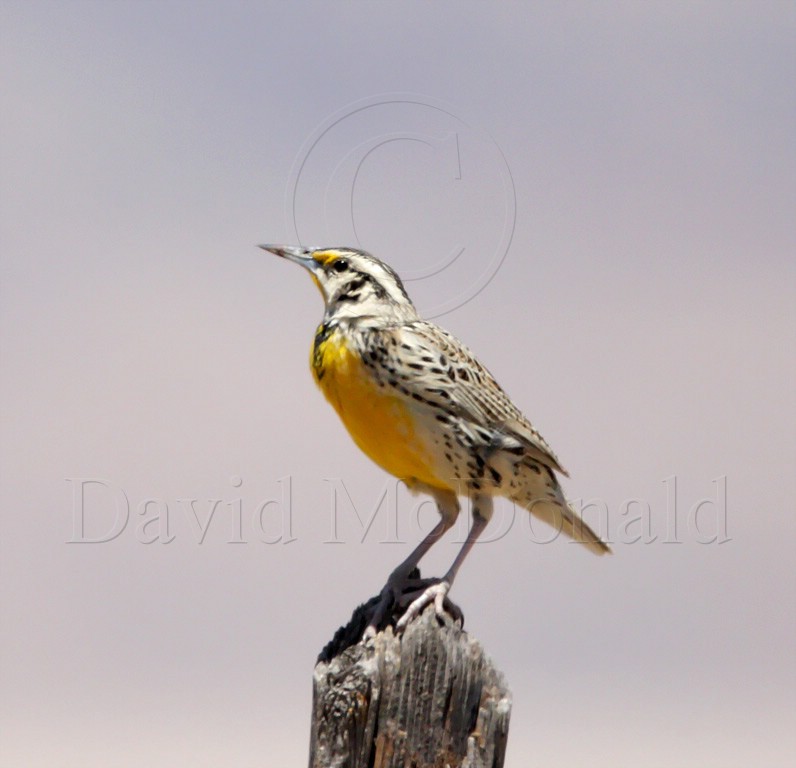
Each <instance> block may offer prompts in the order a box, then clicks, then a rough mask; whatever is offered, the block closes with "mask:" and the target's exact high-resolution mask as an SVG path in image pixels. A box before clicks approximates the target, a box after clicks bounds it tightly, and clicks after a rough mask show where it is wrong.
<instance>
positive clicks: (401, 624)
mask: <svg viewBox="0 0 796 768" xmlns="http://www.w3.org/2000/svg"><path fill="white" fill-rule="evenodd" d="M429 582H430V583H429ZM424 584H428V586H425V587H420V589H415V590H413V591H410V592H404V593H403V595H402V596H401V601H400V603H401V605H407V604H408V606H409V607H408V608H407V609H406V611H405V612H404V614H403V616H401V618H400V619H399V620H398V623H397V624H396V625H395V631H396V632H403V631H404V630H405V629H406V628H407V627H408V626H409V622H411V621H412V620H413V619H415V618H417V617H418V616H419V615H420V614H421V613H422V612H423V611H424V610H425V608H426V606H428V605H431V603H434V610H435V611H436V613H437V617H438V618H439V619H444V617H445V615H446V614H447V615H448V616H450V617H451V618H452V619H453V620H454V621H460V622H462V623H464V614H463V613H462V610H461V608H459V606H458V605H456V603H454V602H452V601H451V600H449V599H448V592H449V591H450V588H451V585H450V582H449V581H446V580H445V579H427V580H426V581H425V582H424ZM418 593H419V594H418Z"/></svg>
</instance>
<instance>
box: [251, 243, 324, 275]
mask: <svg viewBox="0 0 796 768" xmlns="http://www.w3.org/2000/svg"><path fill="white" fill-rule="evenodd" d="M258 247H259V248H262V249H263V250H264V251H268V252H269V253H275V254H276V255H277V256H281V257H282V258H283V259H287V260H288V261H292V262H294V263H295V264H300V265H301V266H302V267H304V268H305V269H309V270H310V271H313V270H314V268H315V267H317V266H318V262H316V261H315V259H313V258H312V252H313V250H315V249H314V248H304V247H303V246H301V245H260V246H258Z"/></svg>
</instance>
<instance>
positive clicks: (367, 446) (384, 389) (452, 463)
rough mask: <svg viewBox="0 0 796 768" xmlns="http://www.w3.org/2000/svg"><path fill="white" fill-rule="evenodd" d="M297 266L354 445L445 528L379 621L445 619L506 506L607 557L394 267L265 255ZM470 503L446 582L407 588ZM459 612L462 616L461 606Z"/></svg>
mask: <svg viewBox="0 0 796 768" xmlns="http://www.w3.org/2000/svg"><path fill="white" fill-rule="evenodd" d="M260 247H261V248H263V249H264V250H266V251H270V252H271V253H274V254H276V255H277V256H282V257H283V258H285V259H288V260H289V261H293V262H295V263H296V264H300V265H301V266H302V267H304V268H306V269H307V270H308V271H309V273H310V275H311V276H312V278H313V280H314V281H315V284H316V285H317V286H318V288H319V289H320V291H321V294H322V296H323V299H324V302H325V305H326V311H325V313H324V317H323V322H322V323H321V324H320V325H319V326H318V329H317V330H316V332H315V341H314V343H313V346H312V354H311V359H310V361H311V366H312V372H313V375H314V377H315V381H316V382H317V384H318V386H319V387H320V388H321V390H322V391H323V394H324V395H325V396H326V398H327V400H329V402H330V403H331V404H332V405H333V406H334V408H335V410H336V411H337V413H338V415H339V416H340V418H341V419H342V421H343V424H344V425H345V426H346V428H347V429H348V431H349V433H350V434H351V437H352V438H353V439H354V442H355V443H356V444H357V445H358V446H359V447H360V448H361V449H362V450H363V451H364V452H365V453H366V454H367V455H368V456H369V457H370V458H371V459H373V461H375V462H376V463H377V464H378V465H379V466H381V467H382V468H384V469H385V470H387V472H390V473H391V474H393V475H395V476H396V477H398V478H399V479H401V480H402V481H404V482H405V483H406V485H407V486H408V487H409V488H410V489H411V490H412V491H415V492H424V493H428V494H430V495H431V496H432V497H433V498H434V499H435V501H436V503H437V507H438V510H439V514H440V518H441V519H440V521H439V523H438V524H437V525H436V526H435V527H434V528H433V530H432V531H431V532H430V533H429V534H428V535H427V536H426V537H425V538H424V539H423V540H422V541H421V542H420V544H419V545H418V546H417V548H416V549H415V550H414V551H413V552H412V553H411V554H410V555H409V557H408V558H406V560H405V561H404V562H403V563H401V564H400V565H399V566H398V567H397V568H396V569H395V570H394V571H393V572H392V574H391V575H390V577H389V578H388V580H387V583H386V585H385V587H384V589H383V590H382V593H381V599H380V602H379V604H378V605H377V607H376V608H375V609H374V612H373V615H372V617H371V619H370V624H369V626H368V630H367V634H372V633H373V632H375V631H376V630H377V629H378V628H379V626H380V624H381V623H382V622H383V620H384V619H385V617H386V616H387V614H388V612H391V610H392V609H393V607H394V606H395V605H396V604H398V605H400V606H401V607H406V612H405V613H404V614H403V616H402V617H401V618H400V620H399V622H398V624H397V629H398V630H401V629H403V628H404V627H406V625H407V624H408V623H409V621H411V620H412V618H414V617H415V616H417V615H418V614H419V613H420V612H421V611H422V610H423V609H424V608H425V606H426V605H429V604H430V603H432V602H433V603H434V604H435V606H436V610H437V612H438V613H441V612H442V611H443V610H444V608H445V607H446V606H449V607H452V606H451V604H449V603H448V601H447V593H448V591H449V590H450V587H451V585H452V584H453V580H454V578H455V577H456V573H457V572H458V570H459V568H460V566H461V564H462V562H463V561H464V559H465V557H467V554H468V553H469V551H470V550H471V548H472V546H473V545H474V544H475V542H476V540H477V539H478V537H479V535H480V534H481V533H482V531H483V530H484V528H485V527H486V525H487V523H488V522H489V519H490V517H491V515H492V504H493V497H494V496H505V497H507V498H509V499H510V500H511V501H513V502H514V503H516V504H519V505H521V506H522V507H524V508H525V509H527V510H528V511H529V512H531V513H532V514H534V515H536V516H538V517H539V518H540V519H542V520H544V521H545V522H547V523H549V524H551V525H552V526H554V527H555V528H556V529H557V530H559V531H562V532H563V533H565V534H566V535H568V536H570V537H571V538H573V539H575V540H576V541H579V542H581V543H582V544H584V545H585V546H586V547H587V548H588V549H590V550H591V551H592V552H595V553H596V554H598V555H602V554H605V553H606V552H610V548H609V547H608V545H607V544H606V543H604V542H603V541H602V540H601V539H600V537H599V536H598V535H597V534H596V533H595V532H594V531H593V530H592V529H591V528H589V526H588V525H586V523H585V522H584V521H583V520H582V519H581V518H580V516H579V515H578V513H577V512H576V511H575V510H574V509H572V507H570V506H569V504H568V503H567V501H566V500H565V498H564V495H563V492H562V490H561V486H560V485H559V483H558V480H557V478H556V473H559V474H563V475H566V474H567V472H566V471H565V470H564V469H563V467H562V466H561V464H560V462H559V461H558V458H557V457H556V455H555V454H554V453H553V451H552V450H551V449H550V446H549V445H548V444H547V443H546V442H545V440H544V439H543V438H542V436H541V435H540V434H539V432H538V431H537V430H536V429H535V428H534V427H533V425H532V424H531V423H530V422H529V421H528V420H527V419H526V418H525V417H524V416H523V415H522V413H521V412H520V411H519V409H518V408H517V407H516V406H515V405H514V403H512V402H511V400H510V399H509V397H508V395H506V393H505V392H504V391H503V390H502V389H501V388H500V386H499V385H498V383H497V382H496V381H495V379H494V378H493V377H492V375H491V374H490V373H489V371H487V369H486V368H485V367H484V366H483V365H481V363H479V362H478V360H476V358H475V357H474V356H473V354H472V353H471V352H470V350H468V349H467V347H465V346H464V345H463V344H462V343H461V342H460V341H458V339H456V338H454V337H453V336H451V335H450V334H449V333H447V332H446V331H444V330H443V329H442V328H440V327H439V326H437V325H435V324H434V323H430V322H428V321H427V320H422V319H421V318H420V316H419V315H418V313H417V310H416V309H415V307H414V305H413V304H412V301H411V300H410V298H409V296H408V295H407V293H406V290H405V289H404V286H403V283H402V282H401V279H400V278H399V277H398V275H397V274H396V273H395V271H394V270H393V269H391V268H390V267H389V266H388V265H387V264H385V263H384V262H382V261H379V259H377V258H375V257H374V256H371V255H370V254H369V253H366V252H364V251H361V250H356V249H353V248H304V247H297V246H285V245H262V246H260ZM464 494H467V495H469V496H470V498H471V499H472V514H473V522H472V526H471V528H470V531H469V533H468V536H467V539H466V541H465V542H464V544H463V546H462V548H461V550H460V551H459V553H458V555H457V556H456V558H455V559H454V561H453V564H452V565H451V567H450V569H449V570H448V572H447V573H446V574H445V575H444V576H443V577H442V578H441V579H432V580H430V583H429V581H425V582H422V583H421V584H417V583H414V582H412V580H411V579H410V573H411V572H412V571H413V569H414V568H415V566H416V565H417V563H418V562H419V560H420V559H421V558H422V557H423V555H425V554H426V552H428V550H429V549H430V548H431V546H432V545H433V544H434V543H435V542H436V541H437V540H438V539H439V538H440V537H441V536H442V535H443V534H444V533H445V532H446V531H447V530H448V529H449V528H450V527H451V526H452V525H453V524H454V522H455V520H456V518H457V516H458V514H459V500H458V496H459V495H464ZM452 609H453V610H454V611H455V610H457V609H455V607H452Z"/></svg>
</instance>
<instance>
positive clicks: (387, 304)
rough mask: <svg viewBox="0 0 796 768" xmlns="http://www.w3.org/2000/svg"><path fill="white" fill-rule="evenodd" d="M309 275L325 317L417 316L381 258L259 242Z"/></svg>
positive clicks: (391, 320)
mask: <svg viewBox="0 0 796 768" xmlns="http://www.w3.org/2000/svg"><path fill="white" fill-rule="evenodd" d="M260 248H262V249H263V250H266V251H269V252H270V253H275V254H276V255H277V256H281V257H282V258H284V259H287V260H288V261H293V262H295V263H296V264H300V265H301V266H302V267H304V268H305V269H306V270H308V271H309V273H310V275H312V278H313V280H314V281H315V284H316V285H317V286H318V288H319V289H320V291H321V295H322V296H323V300H324V303H325V304H326V319H327V320H329V319H338V320H339V319H343V318H350V319H357V320H370V321H376V322H377V323H379V324H380V323H395V322H406V321H408V320H413V319H416V318H417V311H416V310H415V307H414V305H413V304H412V301H411V300H410V298H409V296H408V295H407V293H406V289H405V288H404V286H403V283H402V282H401V278H400V277H398V275H397V274H396V273H395V271H394V270H393V269H392V267H389V266H388V265H387V264H385V263H384V262H383V261H379V259H377V258H376V257H375V256H371V255H370V254H369V253H367V252H365V251H360V250H357V249H355V248H305V247H303V246H295V245H261V246H260Z"/></svg>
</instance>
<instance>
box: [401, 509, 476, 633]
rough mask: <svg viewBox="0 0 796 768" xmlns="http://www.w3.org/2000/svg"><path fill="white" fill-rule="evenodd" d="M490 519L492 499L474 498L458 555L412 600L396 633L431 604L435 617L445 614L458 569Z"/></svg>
mask: <svg viewBox="0 0 796 768" xmlns="http://www.w3.org/2000/svg"><path fill="white" fill-rule="evenodd" d="M491 517H492V497H491V496H478V497H476V498H475V499H474V500H473V524H472V525H471V526H470V531H469V533H468V534H467V539H466V540H465V542H464V544H463V545H462V548H461V549H460V550H459V554H458V555H456V559H455V560H454V561H453V564H452V565H451V567H450V568H449V569H448V572H447V573H446V574H445V575H444V576H443V577H442V578H441V579H439V580H438V581H436V582H435V583H434V584H432V585H431V586H429V587H426V588H425V589H424V590H422V591H421V593H420V595H419V596H418V597H416V598H415V599H414V600H412V602H411V603H410V604H409V607H408V608H407V609H406V612H405V613H404V615H403V616H401V618H400V620H399V621H398V623H397V624H396V625H395V629H396V631H397V632H400V631H402V630H404V629H406V627H407V626H408V624H409V622H410V621H412V619H414V618H415V617H416V616H419V615H420V614H421V613H422V612H423V610H424V609H425V607H426V606H427V605H430V604H431V603H434V610H435V611H436V612H437V616H440V617H441V616H442V615H443V614H444V613H445V601H446V598H447V596H448V592H449V591H450V588H451V586H452V584H453V580H454V579H455V578H456V574H457V573H458V571H459V568H460V567H461V565H462V563H463V562H464V560H465V558H466V557H467V555H468V554H469V553H470V550H471V549H472V548H473V545H474V544H475V542H476V541H478V537H479V536H480V535H481V534H482V533H483V531H484V528H486V526H487V523H488V522H489V519H490V518H491ZM451 605H452V604H451ZM455 610H456V611H458V613H459V614H461V611H459V610H458V608H456V609H455ZM454 618H457V617H454Z"/></svg>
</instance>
